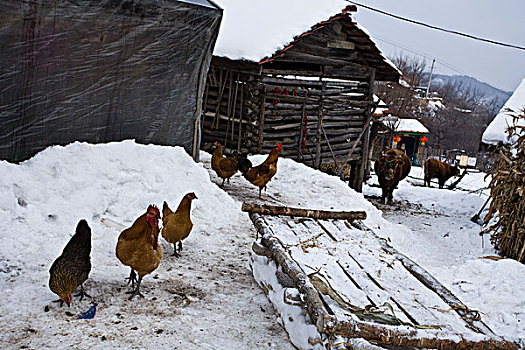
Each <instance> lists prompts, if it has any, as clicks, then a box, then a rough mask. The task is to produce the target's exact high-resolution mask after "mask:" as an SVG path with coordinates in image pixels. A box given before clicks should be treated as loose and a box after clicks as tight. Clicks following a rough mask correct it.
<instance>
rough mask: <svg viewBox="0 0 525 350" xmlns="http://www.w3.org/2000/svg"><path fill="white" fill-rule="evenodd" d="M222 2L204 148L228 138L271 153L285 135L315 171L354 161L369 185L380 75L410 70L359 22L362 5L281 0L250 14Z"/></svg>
mask: <svg viewBox="0 0 525 350" xmlns="http://www.w3.org/2000/svg"><path fill="white" fill-rule="evenodd" d="M218 4H219V6H221V7H223V9H224V21H223V24H222V29H221V33H220V34H219V38H218V41H217V46H216V48H215V51H214V56H213V58H212V62H211V66H210V70H209V72H208V80H207V83H206V89H205V92H204V103H203V116H202V121H201V122H202V148H206V147H207V146H209V145H210V144H212V143H213V142H215V141H219V142H221V143H222V144H223V145H224V146H225V148H226V149H227V150H229V151H232V150H237V151H240V152H247V153H263V154H265V153H269V152H270V150H271V149H272V148H273V147H275V144H276V143H277V142H279V143H281V144H282V145H283V147H284V149H283V151H282V153H281V155H282V156H284V157H288V158H292V159H294V160H297V161H299V162H302V163H305V164H307V165H309V166H312V167H314V168H320V166H321V165H323V164H328V163H333V164H336V166H337V167H338V168H339V167H340V166H341V165H344V164H350V165H351V176H350V178H351V180H350V183H349V184H350V186H351V187H353V188H354V189H356V190H360V189H361V186H362V183H363V177H364V173H365V171H366V168H367V167H368V163H369V162H367V161H365V160H366V159H367V155H368V148H369V130H370V124H371V120H372V118H373V115H372V113H373V111H374V109H375V104H374V101H373V97H372V96H373V87H374V82H375V81H376V80H381V81H397V80H398V79H399V76H400V72H399V71H398V70H397V68H396V67H395V66H394V65H393V64H392V63H391V62H389V61H388V60H387V59H386V58H385V57H384V56H383V55H382V54H381V52H380V51H379V49H378V48H377V46H376V45H375V44H374V42H373V41H372V40H371V39H370V36H369V35H368V34H367V32H366V31H365V30H364V29H363V28H362V27H361V26H359V25H358V24H357V23H355V22H354V21H353V20H352V17H351V12H353V11H356V8H355V6H347V7H345V6H346V5H347V3H346V2H345V1H334V2H331V3H330V4H326V3H325V2H321V1H319V2H318V3H317V4H316V5H312V6H313V7H317V8H314V9H312V8H311V7H312V6H309V7H305V8H302V7H301V6H295V7H290V8H288V9H287V8H286V6H281V3H280V2H277V1H274V0H272V1H270V2H265V3H264V6H261V8H260V10H261V12H260V13H256V14H252V15H247V13H246V12H245V11H244V10H243V9H244V7H246V6H247V5H246V4H243V1H241V0H238V1H234V0H228V1H226V0H223V1H218ZM252 5H253V4H252ZM273 5H275V6H273ZM276 8H278V9H279V10H278V11H275V10H274V9H276ZM341 9H343V10H341ZM251 11H253V8H252V9H251ZM268 11H271V14H270V13H268ZM276 16H277V17H276ZM268 18H272V23H278V24H274V25H267V23H266V22H268ZM281 19H282V22H279V20H281Z"/></svg>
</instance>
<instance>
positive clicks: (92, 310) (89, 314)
mask: <svg viewBox="0 0 525 350" xmlns="http://www.w3.org/2000/svg"><path fill="white" fill-rule="evenodd" d="M97 305H98V304H97V303H95V304H93V306H91V307H90V308H89V310H88V311H86V312H85V313H84V314H82V316H80V317H79V318H78V319H79V320H90V319H92V318H93V317H95V312H97Z"/></svg>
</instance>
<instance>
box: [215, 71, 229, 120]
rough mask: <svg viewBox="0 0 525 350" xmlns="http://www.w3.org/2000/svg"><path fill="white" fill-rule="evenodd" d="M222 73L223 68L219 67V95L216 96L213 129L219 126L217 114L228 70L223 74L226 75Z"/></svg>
mask: <svg viewBox="0 0 525 350" xmlns="http://www.w3.org/2000/svg"><path fill="white" fill-rule="evenodd" d="M223 73H224V70H223V69H221V70H220V74H219V96H218V98H217V106H216V107H215V118H214V120H213V121H214V122H215V129H218V128H219V119H220V118H219V114H220V110H221V103H222V96H223V94H224V88H225V87H226V81H227V77H228V71H226V74H225V75H226V77H223V75H224V74H223ZM223 78H224V80H223Z"/></svg>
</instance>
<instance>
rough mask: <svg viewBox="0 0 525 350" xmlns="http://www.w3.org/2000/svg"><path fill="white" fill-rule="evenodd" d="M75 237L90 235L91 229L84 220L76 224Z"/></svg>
mask: <svg viewBox="0 0 525 350" xmlns="http://www.w3.org/2000/svg"><path fill="white" fill-rule="evenodd" d="M76 234H77V235H84V234H86V235H91V227H89V225H88V223H87V221H86V220H85V219H82V220H80V221H79V222H78V224H77V230H76Z"/></svg>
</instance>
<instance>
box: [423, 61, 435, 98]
mask: <svg viewBox="0 0 525 350" xmlns="http://www.w3.org/2000/svg"><path fill="white" fill-rule="evenodd" d="M434 62H436V59H435V58H434V59H433V60H432V67H430V76H429V77H428V86H427V93H426V95H425V98H428V94H429V92H430V82H431V81H432V72H433V71H434Z"/></svg>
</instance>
